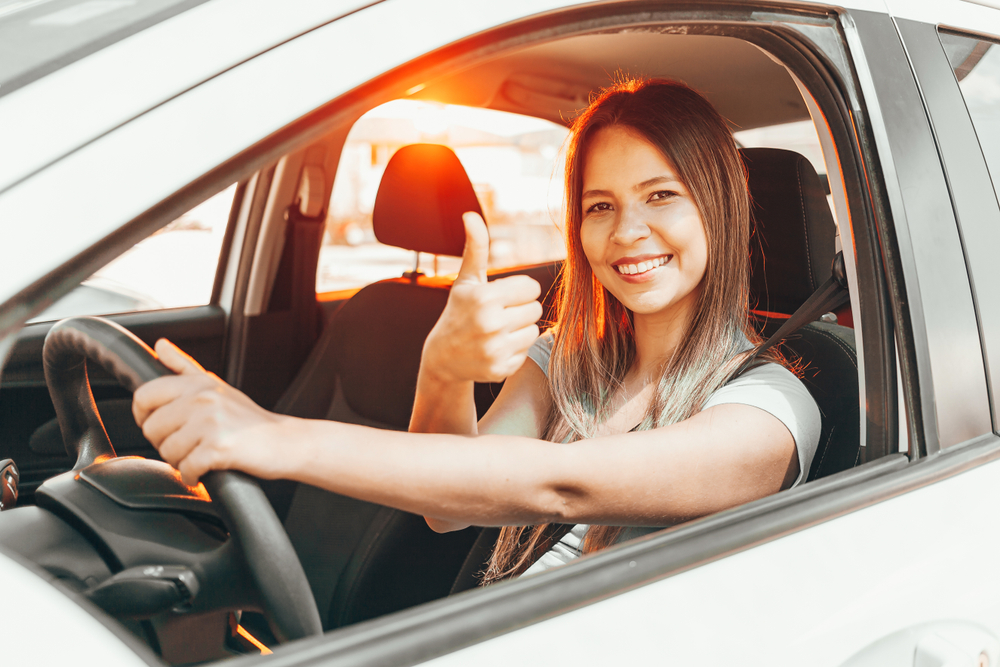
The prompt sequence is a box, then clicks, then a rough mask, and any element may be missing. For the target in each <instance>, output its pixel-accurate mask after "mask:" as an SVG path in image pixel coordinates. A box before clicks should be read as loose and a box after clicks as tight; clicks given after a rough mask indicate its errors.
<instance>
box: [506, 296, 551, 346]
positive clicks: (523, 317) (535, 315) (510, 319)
mask: <svg viewBox="0 0 1000 667" xmlns="http://www.w3.org/2000/svg"><path fill="white" fill-rule="evenodd" d="M541 317H542V304H540V303H538V302H537V301H529V302H528V303H524V304H521V305H519V306H508V307H507V308H504V319H505V320H506V329H507V331H517V330H519V329H523V328H524V327H527V326H530V325H532V324H534V323H535V322H537V321H538V320H539V319H541ZM536 331H537V329H536ZM535 335H536V337H537V335H538V334H535ZM532 340H534V339H532ZM530 344H531V343H529V345H530Z"/></svg>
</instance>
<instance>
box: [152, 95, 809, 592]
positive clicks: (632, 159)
mask: <svg viewBox="0 0 1000 667" xmlns="http://www.w3.org/2000/svg"><path fill="white" fill-rule="evenodd" d="M566 192H567V203H566V209H567V220H566V243H567V251H568V252H567V259H566V263H565V266H564V269H563V275H562V280H561V284H560V292H559V310H558V322H557V324H556V326H555V327H553V329H552V330H550V331H549V332H547V333H546V334H545V335H543V336H541V337H539V336H538V329H537V327H536V326H535V322H536V321H537V320H538V318H539V317H540V316H541V309H540V306H539V305H538V303H537V302H536V301H535V299H536V297H537V296H538V294H539V287H538V284H537V283H536V282H534V281H533V280H531V279H530V278H527V277H524V276H515V277H512V278H507V279H504V280H498V281H495V282H490V283H488V282H486V265H487V258H488V251H489V240H488V236H487V232H486V227H485V225H484V224H483V222H482V220H481V219H480V218H479V217H478V216H477V215H474V214H466V216H465V224H466V232H467V243H466V248H465V255H464V258H463V264H462V269H461V272H460V273H459V275H458V277H457V279H456V281H455V284H454V287H453V288H452V291H451V294H450V297H449V300H448V305H447V306H446V308H445V310H444V312H443V313H442V315H441V318H440V320H439V321H438V323H437V325H436V326H435V328H434V330H433V331H432V332H431V334H430V335H429V336H428V338H427V341H426V343H425V345H424V352H423V357H422V359H421V367H420V375H419V379H418V383H417V395H416V400H415V404H414V409H413V415H412V419H411V423H410V431H411V432H410V433H397V432H391V431H379V430H375V429H370V428H366V427H362V426H355V425H350V424H342V423H336V422H329V421H311V420H302V419H297V418H292V417H287V416H283V415H277V414H273V413H270V412H267V411H265V410H263V409H262V408H260V407H258V406H257V405H256V404H254V403H253V402H252V401H251V400H250V399H248V398H247V397H246V396H245V395H243V394H241V393H240V392H239V391H237V390H235V389H233V388H232V387H230V386H228V385H226V384H225V383H223V382H222V381H221V380H219V379H218V378H217V377H215V376H214V375H211V374H208V373H206V372H205V371H203V370H202V369H201V368H200V367H199V366H198V365H197V363H195V362H194V361H193V360H191V359H190V358H188V357H187V356H186V355H184V354H183V353H182V352H181V351H180V350H178V349H177V348H176V347H174V346H172V345H171V344H169V343H168V342H167V341H164V340H161V341H159V342H158V343H157V345H156V352H157V354H159V356H160V358H161V360H162V361H163V362H164V363H165V364H166V365H167V366H169V367H170V368H171V369H173V370H175V371H177V372H178V375H177V376H174V377H168V378H161V379H159V380H155V381H153V382H150V383H148V384H146V385H144V386H143V387H141V388H140V389H139V390H138V391H137V392H136V394H135V398H134V403H133V411H134V413H135V417H136V421H137V422H138V423H139V425H140V426H141V427H142V429H143V432H144V433H145V435H146V437H147V438H148V439H149V440H150V442H152V443H153V445H154V446H156V447H157V448H158V449H159V451H160V454H161V455H162V456H163V458H164V459H165V460H166V461H168V462H170V463H171V464H172V465H174V466H176V467H177V468H178V470H180V472H181V474H182V475H183V477H184V479H185V480H186V481H188V482H189V483H193V482H195V481H196V480H197V479H198V478H199V477H200V476H201V475H203V474H204V473H205V472H207V471H209V470H214V469H225V468H233V469H238V470H243V471H245V472H247V473H250V474H252V475H256V476H258V477H262V478H269V479H270V478H287V479H294V480H298V481H300V482H305V483H308V484H313V485H316V486H320V487H324V488H326V489H329V490H331V491H334V492H337V493H341V494H344V495H349V496H354V497H357V498H360V499H362V500H367V501H371V502H377V503H381V504H384V505H389V506H392V507H396V508H399V509H402V510H406V511H409V512H415V513H419V514H423V515H424V516H425V517H427V522H428V524H429V525H430V526H431V527H432V528H434V529H435V530H439V531H447V530H456V529H459V528H462V527H465V526H467V525H470V524H474V525H492V526H506V527H507V528H504V530H503V531H502V534H501V539H500V542H499V544H498V546H497V549H496V551H495V553H494V555H493V559H492V562H491V564H490V568H489V571H488V572H487V580H488V581H492V580H496V579H501V578H504V577H508V576H513V575H517V574H520V573H522V572H525V571H526V570H528V569H529V567H531V570H530V571H531V572H535V571H538V570H541V569H544V568H546V567H549V566H552V565H556V564H559V563H562V562H566V561H567V560H569V559H571V558H573V557H575V556H577V555H579V554H580V553H585V552H589V551H593V550H596V549H600V548H602V547H605V546H607V545H609V544H612V543H614V542H615V541H616V540H617V539H619V538H620V536H621V535H622V528H621V527H622V526H668V525H671V524H674V523H677V522H680V521H683V520H686V519H690V518H694V517H698V516H702V515H705V514H709V513H712V512H716V511H719V510H722V509H725V508H728V507H732V506H734V505H738V504H740V503H744V502H747V501H750V500H754V499H756V498H760V497H763V496H766V495H768V494H772V493H775V492H777V491H779V490H781V489H783V488H788V487H789V486H791V485H793V484H795V483H798V482H799V481H800V480H801V479H802V478H803V477H804V475H805V473H807V472H808V470H809V465H810V462H811V460H812V455H813V452H814V451H815V448H816V443H817V440H818V437H819V430H820V416H819V411H818V409H817V407H816V404H815V403H814V402H813V400H812V398H811V397H810V395H809V393H808V392H807V391H806V389H805V387H804V386H803V385H802V384H801V382H799V381H798V379H796V378H795V376H794V375H793V374H792V373H791V372H790V371H788V370H787V369H786V368H784V367H783V366H781V365H780V364H777V363H765V364H762V365H758V366H756V367H754V368H752V369H751V370H749V371H746V372H744V373H742V374H740V375H739V376H738V377H735V378H732V377H731V376H732V375H733V374H734V372H735V371H736V370H737V368H738V367H739V366H740V365H741V364H742V363H743V361H744V360H745V359H746V358H747V356H748V355H749V354H750V352H751V351H752V349H753V347H754V345H755V344H756V343H758V342H759V339H758V338H757V337H756V336H755V335H754V333H753V332H752V330H750V328H749V326H748V312H747V311H748V303H747V302H748V296H747V283H748V261H747V257H748V254H749V251H748V245H749V234H750V213H749V196H748V193H747V186H746V175H745V170H744V167H743V164H742V162H741V160H740V157H739V153H738V152H737V150H736V146H735V143H734V140H733V138H732V135H731V134H730V132H729V130H728V128H727V127H726V124H725V122H724V121H723V120H722V118H721V117H720V116H719V115H718V113H717V112H716V111H715V110H714V109H713V108H712V107H711V105H710V104H709V103H708V102H707V101H706V100H705V99H704V98H702V97H701V96H700V95H698V94H697V93H695V92H693V91H692V90H690V89H689V88H687V87H686V86H684V85H682V84H679V83H675V82H669V81H627V82H623V83H620V84H618V85H616V86H614V87H612V88H610V89H608V90H606V91H604V92H603V93H602V94H601V95H600V96H599V97H598V98H597V99H596V100H595V101H594V102H593V103H592V104H591V105H590V107H589V108H588V109H587V110H586V111H585V112H584V113H583V114H582V115H581V116H580V117H579V118H578V119H577V120H576V122H575V123H574V126H573V133H572V138H571V142H570V145H569V150H568V153H567V168H566ZM504 378H506V383H505V384H504V387H503V390H502V391H501V392H500V395H499V396H498V397H497V399H496V401H495V403H494V404H493V406H492V408H491V409H490V411H489V412H488V413H487V414H486V415H485V416H484V417H483V419H482V420H480V421H479V423H478V424H477V422H476V412H475V406H474V403H473V394H472V392H473V383H474V382H483V381H496V380H500V379H504ZM278 449H280V456H275V452H276V450H278ZM552 524H569V525H570V526H572V530H570V532H568V533H567V532H566V530H565V529H563V530H561V531H559V532H558V533H556V532H555V531H554V530H553V528H552V527H551V525H552ZM533 564H534V565H533Z"/></svg>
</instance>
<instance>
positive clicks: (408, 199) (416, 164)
mask: <svg viewBox="0 0 1000 667" xmlns="http://www.w3.org/2000/svg"><path fill="white" fill-rule="evenodd" d="M467 210H475V211H481V209H480V205H479V201H478V199H477V198H476V195H475V192H474V190H473V187H472V184H471V182H470V181H469V177H468V176H467V175H466V173H465V170H464V169H463V168H462V166H461V163H460V162H459V161H458V158H457V156H455V154H454V153H453V152H452V151H451V150H450V149H448V148H446V147H444V146H437V145H428V144H416V145H411V146H405V147H403V148H401V149H400V150H398V151H397V152H396V153H395V154H394V155H393V157H392V159H390V161H389V163H388V164H387V165H386V170H385V173H384V174H383V177H382V181H381V183H380V185H379V191H378V195H377V196H376V202H375V208H374V211H373V227H374V232H375V236H376V238H377V239H378V240H379V241H380V242H382V243H384V244H387V245H392V246H396V247H401V248H405V249H407V250H413V251H419V252H425V253H432V254H438V255H453V256H460V255H461V254H462V248H463V246H464V243H465V230H464V227H463V226H462V223H461V218H460V216H461V213H462V212H464V211H467ZM557 270H558V265H556V264H551V265H542V266H534V267H530V268H528V269H527V270H511V271H506V272H503V273H498V274H491V275H490V278H491V279H495V278H497V277H502V276H504V275H509V274H510V273H514V272H518V273H527V274H528V275H531V276H532V277H534V278H535V279H536V280H538V281H539V282H540V283H541V284H542V295H543V297H542V298H543V299H546V300H545V301H543V305H547V307H548V308H551V304H550V303H549V301H550V299H549V298H548V296H547V295H548V294H549V292H550V288H551V285H552V284H553V282H554V281H555V277H556V272H557ZM451 282H452V280H451V279H450V278H438V277H434V278H431V277H427V276H424V275H422V274H420V273H417V272H411V273H409V274H406V275H404V276H402V277H399V278H393V279H390V280H382V281H379V282H376V283H373V284H371V285H368V286H366V287H364V288H362V289H361V290H359V291H358V292H357V293H356V294H355V295H354V296H353V297H351V299H349V300H348V301H347V302H346V303H345V304H343V306H341V307H340V309H339V310H337V311H336V312H335V313H334V314H333V315H332V317H331V319H330V321H329V322H328V323H327V325H326V327H325V328H324V330H323V333H322V335H321V336H320V339H319V340H318V341H317V343H316V345H315V346H314V348H313V350H312V351H311V352H310V354H309V357H308V358H307V360H306V362H305V364H304V366H303V369H302V370H301V371H300V373H299V375H298V376H297V377H296V378H295V380H293V382H292V384H291V385H290V387H289V388H288V390H287V391H286V392H285V394H284V395H283V396H282V398H281V399H280V400H279V402H278V404H277V405H276V407H275V410H276V411H277V412H281V413H284V414H289V415H293V416H298V417H306V418H315V419H332V420H336V421H342V422H347V423H352V424H363V425H367V426H374V427H377V428H388V429H396V430H406V428H407V425H408V423H409V419H410V412H411V410H412V407H413V399H414V395H415V392H416V381H417V371H418V369H419V365H420V354H421V351H422V349H423V344H424V339H425V338H426V337H427V334H428V333H429V332H430V330H431V328H432V327H433V326H434V324H435V323H436V322H437V319H438V317H439V316H440V315H441V311H442V310H443V309H444V306H445V303H446V302H447V299H448V291H449V289H450V287H451ZM498 389H499V385H477V387H476V399H477V400H476V402H477V407H478V409H479V411H480V414H483V413H484V412H485V410H486V409H488V407H489V405H490V403H492V400H493V398H494V397H495V395H496V393H497V391H498ZM358 444H359V446H363V443H358ZM262 486H263V487H264V489H265V492H267V493H268V496H269V497H270V498H271V501H272V503H273V504H274V505H275V509H276V511H277V512H278V515H279V516H280V517H281V518H282V519H283V521H284V523H285V527H286V529H287V530H288V533H289V535H290V537H291V540H292V543H293V545H294V546H295V548H296V550H297V552H298V553H299V556H300V559H301V560H302V563H303V567H304V569H305V571H306V575H307V577H308V578H309V581H310V583H311V585H312V587H313V593H314V595H315V597H316V601H317V606H318V607H319V610H320V616H321V618H322V620H323V625H324V628H326V629H330V628H336V627H341V626H344V625H348V624H350V623H354V622H357V621H361V620H365V619H368V618H373V617H375V616H379V615H382V614H385V613H388V612H391V611H396V610H398V609H403V608H406V607H409V606H412V605H414V604H418V603H420V602H424V601H428V600H432V599H436V598H439V597H443V596H444V595H446V594H447V593H448V590H449V589H450V587H451V585H452V582H453V581H454V579H455V575H456V573H457V572H458V569H459V567H460V566H461V564H462V562H463V560H464V559H465V557H466V554H467V553H468V551H469V549H470V548H471V546H472V543H473V541H474V540H475V538H476V536H477V535H478V529H467V530H465V531H458V532H455V533H448V534H437V533H434V532H433V531H431V530H430V528H428V527H427V524H426V523H425V521H424V519H423V517H419V516H416V515H413V514H409V513H407V512H400V511H398V510H394V509H390V508H386V507H381V506H378V505H374V504H371V503H365V502H362V501H358V500H355V499H352V498H346V497H344V496H340V495H337V494H334V493H330V492H328V491H324V490H322V489H317V488H314V487H310V486H308V485H302V484H296V483H293V482H287V481H278V482H263V483H262Z"/></svg>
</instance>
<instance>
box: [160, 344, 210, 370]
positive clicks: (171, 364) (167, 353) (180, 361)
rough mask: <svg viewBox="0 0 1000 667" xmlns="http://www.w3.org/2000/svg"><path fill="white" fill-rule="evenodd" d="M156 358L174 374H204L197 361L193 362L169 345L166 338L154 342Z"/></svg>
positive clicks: (175, 347) (179, 350) (179, 349)
mask: <svg viewBox="0 0 1000 667" xmlns="http://www.w3.org/2000/svg"><path fill="white" fill-rule="evenodd" d="M154 349H155V350H156V356H157V357H159V358H160V361H161V362H163V365H164V366H166V367H167V368H169V369H170V370H172V371H173V372H175V373H189V374H193V373H204V372H206V371H205V369H204V368H202V367H201V364H199V363H198V362H197V361H195V360H194V359H193V358H191V356H190V355H189V354H188V353H187V352H185V351H184V350H182V349H181V348H179V347H177V346H176V345H174V344H173V343H171V342H170V341H169V340H167V339H166V338H161V339H159V340H158V341H156V346H155V347H154Z"/></svg>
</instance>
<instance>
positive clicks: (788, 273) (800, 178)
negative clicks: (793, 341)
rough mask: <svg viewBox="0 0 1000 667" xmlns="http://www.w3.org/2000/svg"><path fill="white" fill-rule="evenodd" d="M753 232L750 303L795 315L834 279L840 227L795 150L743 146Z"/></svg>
mask: <svg viewBox="0 0 1000 667" xmlns="http://www.w3.org/2000/svg"><path fill="white" fill-rule="evenodd" d="M740 152H741V153H742V154H743V159H744V162H745V163H746V166H747V171H748V176H749V178H748V184H749V188H750V198H751V200H752V203H751V215H752V216H753V221H754V226H753V229H754V232H753V234H752V236H751V237H750V307H751V308H752V309H755V310H762V311H768V312H774V313H785V314H791V313H794V312H795V310H796V309H797V308H798V307H799V306H801V305H802V303H803V302H805V300H806V299H808V298H809V296H810V295H812V293H813V292H815V291H816V289H817V288H818V287H819V286H820V285H822V284H823V283H824V282H825V281H826V280H827V278H829V277H830V266H831V264H832V262H833V256H834V254H835V252H836V246H835V237H836V234H837V230H836V225H835V224H834V222H833V214H832V213H831V212H830V205H829V204H828V203H827V199H826V189H825V188H824V187H823V184H822V182H821V181H820V179H819V176H818V175H817V174H816V170H814V169H813V167H812V165H811V164H810V163H809V161H808V160H806V159H805V158H804V157H802V156H801V155H799V154H798V153H795V152H794V151H786V150H781V149H778V148H743V149H740Z"/></svg>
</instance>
